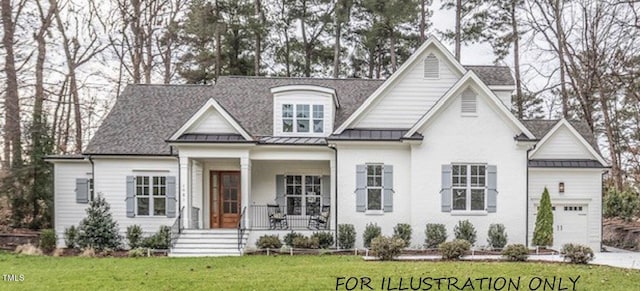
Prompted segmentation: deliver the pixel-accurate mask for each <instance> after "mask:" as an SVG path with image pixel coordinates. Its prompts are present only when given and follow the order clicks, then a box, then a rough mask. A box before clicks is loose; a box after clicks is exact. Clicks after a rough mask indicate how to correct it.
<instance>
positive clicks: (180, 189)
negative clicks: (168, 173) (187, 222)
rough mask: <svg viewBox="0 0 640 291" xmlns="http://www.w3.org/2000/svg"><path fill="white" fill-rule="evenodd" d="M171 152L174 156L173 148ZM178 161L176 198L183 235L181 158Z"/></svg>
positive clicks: (179, 226) (177, 158)
mask: <svg viewBox="0 0 640 291" xmlns="http://www.w3.org/2000/svg"><path fill="white" fill-rule="evenodd" d="M169 152H170V153H171V154H172V155H173V146H169ZM176 161H177V162H178V181H177V184H178V185H176V186H177V187H178V191H177V193H176V197H177V199H178V209H177V210H176V211H178V220H179V222H178V233H182V205H181V204H182V203H181V202H182V199H181V198H182V188H181V186H180V185H182V184H181V183H180V180H181V179H182V176H181V173H182V171H180V156H177V157H176Z"/></svg>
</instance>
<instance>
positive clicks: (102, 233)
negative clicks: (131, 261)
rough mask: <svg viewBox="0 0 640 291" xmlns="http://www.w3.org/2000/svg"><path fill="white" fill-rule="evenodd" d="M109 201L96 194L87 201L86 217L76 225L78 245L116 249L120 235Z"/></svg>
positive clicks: (118, 245)
mask: <svg viewBox="0 0 640 291" xmlns="http://www.w3.org/2000/svg"><path fill="white" fill-rule="evenodd" d="M110 209H111V207H110V206H109V203H107V201H106V200H105V199H104V197H102V195H101V194H98V195H97V197H96V198H95V199H94V200H93V201H91V202H90V203H89V208H87V210H86V211H87V217H85V218H84V219H83V220H82V221H81V222H80V226H79V227H78V246H80V248H94V249H96V250H103V249H107V248H109V249H116V248H119V247H120V242H121V240H122V237H121V236H120V234H119V233H118V223H117V222H116V221H115V220H114V219H113V217H112V216H111V212H110Z"/></svg>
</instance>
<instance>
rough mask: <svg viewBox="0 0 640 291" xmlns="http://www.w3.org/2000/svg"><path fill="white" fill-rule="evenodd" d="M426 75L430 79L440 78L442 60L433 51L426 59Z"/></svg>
mask: <svg viewBox="0 0 640 291" xmlns="http://www.w3.org/2000/svg"><path fill="white" fill-rule="evenodd" d="M424 77H425V78H430V79H438V78H440V61H438V58H436V56H435V55H434V54H433V53H431V54H429V55H428V56H427V57H426V58H425V59H424Z"/></svg>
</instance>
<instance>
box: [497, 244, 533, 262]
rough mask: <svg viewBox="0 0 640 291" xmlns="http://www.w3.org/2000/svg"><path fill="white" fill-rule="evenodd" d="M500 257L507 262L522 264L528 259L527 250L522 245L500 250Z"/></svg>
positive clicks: (509, 246)
mask: <svg viewBox="0 0 640 291" xmlns="http://www.w3.org/2000/svg"><path fill="white" fill-rule="evenodd" d="M502 256H503V257H504V258H505V259H506V260H507V261H512V262H524V261H526V260H527V258H528V257H529V250H528V249H527V247H526V246H524V245H523V244H513V245H508V246H507V247H506V248H504V249H503V250H502Z"/></svg>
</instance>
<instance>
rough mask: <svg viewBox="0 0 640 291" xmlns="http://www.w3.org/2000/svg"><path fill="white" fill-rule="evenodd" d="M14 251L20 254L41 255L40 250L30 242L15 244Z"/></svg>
mask: <svg viewBox="0 0 640 291" xmlns="http://www.w3.org/2000/svg"><path fill="white" fill-rule="evenodd" d="M15 253H16V254H20V255H29V256H42V250H41V249H39V248H38V247H36V246H34V245H32V244H24V245H19V246H17V247H16V250H15Z"/></svg>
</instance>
